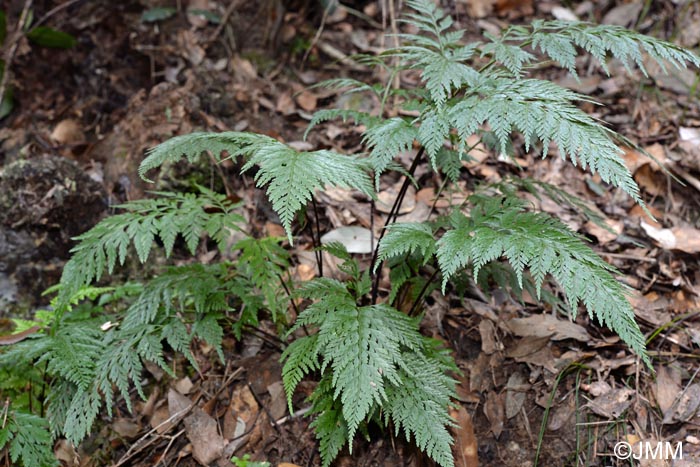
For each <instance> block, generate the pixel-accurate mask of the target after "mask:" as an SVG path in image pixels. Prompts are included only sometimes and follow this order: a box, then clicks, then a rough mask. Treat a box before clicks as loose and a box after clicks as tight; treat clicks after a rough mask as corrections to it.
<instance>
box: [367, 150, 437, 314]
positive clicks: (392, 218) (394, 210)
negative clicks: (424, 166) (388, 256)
mask: <svg viewBox="0 0 700 467" xmlns="http://www.w3.org/2000/svg"><path fill="white" fill-rule="evenodd" d="M424 152H425V148H424V147H421V148H420V150H419V151H418V154H416V157H415V158H414V159H413V162H412V163H411V167H410V168H409V169H408V174H407V175H406V178H405V179H404V181H403V185H401V189H400V190H399V194H398V196H397V197H396V199H395V200H394V205H393V206H392V207H391V211H389V215H388V216H387V218H386V220H385V221H384V225H383V226H382V230H381V232H380V234H379V240H377V248H375V249H374V253H373V254H372V262H371V263H370V269H369V270H370V274H373V275H374V284H373V285H372V304H373V305H375V304H376V303H377V296H378V294H379V278H380V277H381V275H382V272H381V265H379V266H380V267H379V268H377V267H376V263H377V257H378V255H379V243H380V242H381V241H382V238H384V234H385V233H386V228H387V226H388V225H389V224H391V223H394V222H396V218H397V217H398V215H399V211H400V210H401V205H402V204H403V200H404V198H405V197H406V192H407V191H408V187H409V186H410V184H411V178H412V177H413V174H414V173H416V168H418V164H419V163H420V160H421V159H422V157H423V153H424ZM377 269H379V270H378V271H377ZM375 271H376V272H375Z"/></svg>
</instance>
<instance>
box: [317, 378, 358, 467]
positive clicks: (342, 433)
mask: <svg viewBox="0 0 700 467" xmlns="http://www.w3.org/2000/svg"><path fill="white" fill-rule="evenodd" d="M311 401H312V403H313V405H312V406H311V413H312V414H318V416H317V417H316V419H315V420H314V421H313V422H311V424H310V425H309V426H310V427H311V428H313V429H314V431H315V432H316V438H318V440H319V453H320V454H321V465H322V467H329V466H330V465H331V462H332V461H333V459H335V458H336V457H337V456H338V454H339V453H340V450H341V449H342V448H343V446H345V444H347V443H348V439H349V435H350V433H349V431H348V424H347V422H346V421H345V419H344V418H343V410H342V408H341V407H340V404H339V403H338V401H337V400H336V399H334V398H333V387H332V383H331V378H330V377H328V376H326V377H324V378H322V379H321V381H320V382H319V383H318V386H317V388H316V390H315V391H314V393H313V394H312V395H311Z"/></svg>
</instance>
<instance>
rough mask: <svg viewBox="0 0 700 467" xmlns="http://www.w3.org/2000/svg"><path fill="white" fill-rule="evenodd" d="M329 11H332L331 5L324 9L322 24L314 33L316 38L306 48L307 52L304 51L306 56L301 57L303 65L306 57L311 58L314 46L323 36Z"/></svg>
mask: <svg viewBox="0 0 700 467" xmlns="http://www.w3.org/2000/svg"><path fill="white" fill-rule="evenodd" d="M329 11H330V7H327V8H324V9H323V17H322V18H321V25H320V26H319V27H318V30H317V31H316V34H314V38H313V39H312V40H311V44H310V45H309V47H308V48H307V49H306V52H305V53H304V58H302V59H301V63H302V65H303V64H304V63H306V59H308V58H309V54H310V53H311V50H313V48H314V47H316V44H317V43H318V41H319V39H320V38H321V34H322V33H323V28H324V27H325V26H326V20H327V19H328V12H329Z"/></svg>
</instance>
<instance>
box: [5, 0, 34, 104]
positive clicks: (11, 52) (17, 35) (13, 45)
mask: <svg viewBox="0 0 700 467" xmlns="http://www.w3.org/2000/svg"><path fill="white" fill-rule="evenodd" d="M32 1H33V0H26V1H25V2H24V8H23V9H22V14H20V15H19V21H18V22H17V28H16V29H15V32H14V34H13V36H12V40H11V41H10V43H9V44H10V48H9V49H8V51H7V54H6V55H5V72H4V73H3V74H2V81H0V106H2V103H3V100H4V99H5V88H6V87H7V83H8V81H9V77H10V68H12V61H13V60H14V59H15V53H16V52H17V46H18V45H19V41H20V39H21V38H22V36H23V35H24V32H23V31H24V23H26V22H27V15H28V14H29V10H30V9H31V7H32Z"/></svg>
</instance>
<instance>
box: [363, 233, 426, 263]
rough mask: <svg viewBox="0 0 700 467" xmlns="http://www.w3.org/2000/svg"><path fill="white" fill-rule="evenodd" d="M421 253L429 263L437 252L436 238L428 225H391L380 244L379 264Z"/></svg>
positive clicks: (424, 261)
mask: <svg viewBox="0 0 700 467" xmlns="http://www.w3.org/2000/svg"><path fill="white" fill-rule="evenodd" d="M416 251H417V252H419V253H420V255H421V256H422V257H423V258H424V259H423V264H425V263H427V262H428V260H429V259H430V257H431V256H432V255H433V253H434V252H435V237H434V236H433V229H432V227H431V226H430V224H428V223H420V224H419V223H403V224H402V223H398V224H393V225H391V226H390V227H389V228H388V230H387V233H386V235H384V238H382V241H381V242H380V244H379V255H378V257H377V259H378V261H377V264H381V263H382V262H383V261H384V260H385V259H387V258H391V257H396V256H401V255H404V254H406V253H413V252H416Z"/></svg>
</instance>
